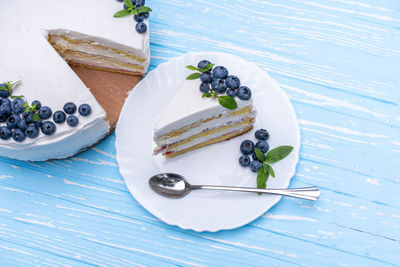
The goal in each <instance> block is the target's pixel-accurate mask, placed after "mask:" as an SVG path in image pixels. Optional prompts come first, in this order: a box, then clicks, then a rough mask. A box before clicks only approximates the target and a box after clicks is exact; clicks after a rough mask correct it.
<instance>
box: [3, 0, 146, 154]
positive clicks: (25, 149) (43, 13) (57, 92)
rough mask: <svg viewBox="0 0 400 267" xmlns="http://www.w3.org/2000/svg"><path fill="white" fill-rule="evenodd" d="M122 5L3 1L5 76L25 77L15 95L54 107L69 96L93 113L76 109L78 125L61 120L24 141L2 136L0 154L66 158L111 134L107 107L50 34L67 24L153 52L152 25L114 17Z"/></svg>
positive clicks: (109, 42) (97, 0)
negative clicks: (140, 26) (141, 26)
mask: <svg viewBox="0 0 400 267" xmlns="http://www.w3.org/2000/svg"><path fill="white" fill-rule="evenodd" d="M121 8H122V3H120V2H117V1H112V0H84V1H79V0H57V1H53V0H40V1H29V0H13V1H1V3H0V10H1V11H2V12H1V13H2V23H1V26H0V34H1V36H2V38H0V51H2V52H1V53H0V82H3V81H17V80H21V81H22V83H21V84H20V85H19V86H17V87H16V88H15V91H14V92H15V95H24V99H25V100H27V101H28V102H29V103H31V102H32V101H33V100H36V99H37V100H39V101H40V102H41V103H42V105H46V106H49V107H50V108H51V109H52V111H53V113H54V112H55V111H57V110H62V107H63V105H64V104H65V103H66V102H70V101H71V102H74V103H76V104H77V105H80V104H83V103H87V104H89V105H90V106H91V107H92V113H91V115H90V116H87V117H84V116H81V115H79V114H78V113H77V114H75V115H76V116H78V118H79V124H78V125H77V126H76V127H70V126H68V125H67V123H64V124H61V125H59V124H56V126H57V131H56V133H55V134H53V135H51V136H45V135H44V134H42V133H40V134H39V136H38V137H37V138H34V139H30V138H26V139H25V140H24V141H23V142H21V143H18V142H16V141H14V140H13V139H9V140H1V139H0V155H2V156H6V157H11V158H16V159H21V160H47V159H53V158H63V157H67V156H71V155H73V154H75V153H76V152H78V151H79V150H81V149H82V148H85V147H87V146H90V145H92V144H94V143H96V142H97V141H98V140H99V139H101V138H102V137H103V136H104V135H106V134H107V132H108V131H109V124H108V122H107V121H105V118H106V113H105V112H104V110H103V109H102V107H101V106H100V105H99V104H98V102H97V101H96V100H95V98H94V97H93V95H92V94H91V93H90V91H89V89H87V88H86V86H85V85H84V84H83V83H82V81H81V80H80V79H79V78H78V77H77V76H76V75H75V73H74V72H73V71H72V70H71V68H70V67H69V66H68V64H67V63H66V62H65V61H64V60H63V59H62V58H61V57H60V56H59V55H58V54H57V52H56V51H55V50H54V48H53V47H52V46H51V45H50V44H49V43H48V41H47V40H46V36H47V31H49V30H54V29H63V30H59V31H63V32H64V33H65V31H66V30H67V31H68V32H69V33H70V35H71V36H75V37H77V38H82V39H85V38H86V39H87V40H91V41H93V40H94V41H96V42H98V43H99V44H101V45H104V46H109V47H114V48H117V49H122V50H128V51H130V52H131V53H134V54H137V55H140V56H143V57H146V58H149V33H148V31H147V33H146V34H139V33H137V32H136V31H135V28H134V27H135V22H134V20H133V18H132V16H127V17H124V18H118V19H117V18H113V14H114V13H115V12H116V11H118V10H120V9H121ZM78 32H79V33H80V34H78ZM94 36H95V37H94ZM146 64H148V63H146ZM110 97H112V96H110ZM3 125H4V123H2V124H1V126H3Z"/></svg>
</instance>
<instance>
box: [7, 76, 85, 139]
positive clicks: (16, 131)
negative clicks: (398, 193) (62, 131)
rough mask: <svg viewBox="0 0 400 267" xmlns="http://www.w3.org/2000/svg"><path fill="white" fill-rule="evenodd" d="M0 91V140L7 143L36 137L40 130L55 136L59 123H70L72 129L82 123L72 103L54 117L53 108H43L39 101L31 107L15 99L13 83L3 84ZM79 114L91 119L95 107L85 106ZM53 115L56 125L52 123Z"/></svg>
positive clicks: (79, 110) (34, 102) (83, 105)
mask: <svg viewBox="0 0 400 267" xmlns="http://www.w3.org/2000/svg"><path fill="white" fill-rule="evenodd" d="M0 88H2V90H0V138H1V139H3V140H8V139H10V138H13V139H14V140H15V141H17V142H23V141H24V140H25V139H26V137H28V138H36V137H37V136H38V135H39V132H40V131H41V132H42V133H43V134H45V135H52V134H54V133H55V131H56V125H55V123H57V124H61V123H64V122H65V121H67V124H68V125H69V126H71V127H74V126H76V125H77V124H78V122H79V120H78V118H77V117H76V116H75V115H73V114H74V113H75V112H76V110H77V108H76V105H75V104H74V103H72V102H68V103H66V104H65V105H64V108H63V111H61V110H59V111H56V112H54V114H53V113H52V110H51V109H50V108H49V107H47V106H42V104H41V103H40V101H38V100H35V101H33V102H32V103H31V106H29V104H28V103H27V102H24V101H23V100H22V98H21V97H17V98H15V97H13V96H11V95H10V92H11V88H10V83H3V84H0ZM4 89H8V90H4ZM12 98H14V99H12ZM78 112H79V114H81V115H82V116H88V115H90V113H91V107H90V106H89V105H88V104H82V105H80V106H79V108H78ZM66 114H68V117H67V115H66ZM52 115H53V121H54V122H53V121H50V120H48V119H49V118H51V116H52Z"/></svg>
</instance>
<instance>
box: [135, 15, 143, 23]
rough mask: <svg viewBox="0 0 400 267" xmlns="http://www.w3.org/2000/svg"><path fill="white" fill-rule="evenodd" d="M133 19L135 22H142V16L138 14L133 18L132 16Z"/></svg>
mask: <svg viewBox="0 0 400 267" xmlns="http://www.w3.org/2000/svg"><path fill="white" fill-rule="evenodd" d="M133 19H134V20H135V21H136V22H142V21H143V20H144V17H143V16H142V14H140V15H135V16H133Z"/></svg>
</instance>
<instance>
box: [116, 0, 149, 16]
mask: <svg viewBox="0 0 400 267" xmlns="http://www.w3.org/2000/svg"><path fill="white" fill-rule="evenodd" d="M124 3H125V5H126V6H127V7H128V9H125V8H124V9H121V10H120V11H118V12H117V13H115V14H114V18H122V17H125V16H128V15H130V14H133V15H140V14H142V13H146V12H151V11H153V10H152V9H151V8H150V7H147V6H141V7H138V8H135V6H134V5H133V4H132V1H131V0H124Z"/></svg>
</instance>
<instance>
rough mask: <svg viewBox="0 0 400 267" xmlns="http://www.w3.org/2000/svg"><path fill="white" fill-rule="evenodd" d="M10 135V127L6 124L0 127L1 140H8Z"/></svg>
mask: <svg viewBox="0 0 400 267" xmlns="http://www.w3.org/2000/svg"><path fill="white" fill-rule="evenodd" d="M10 137H11V129H10V128H8V127H6V126H1V127H0V138H1V139H3V140H8V139H10Z"/></svg>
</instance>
